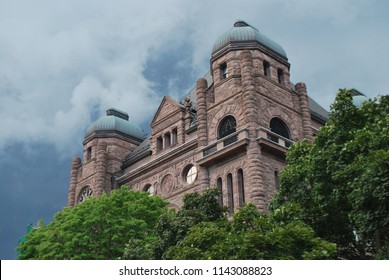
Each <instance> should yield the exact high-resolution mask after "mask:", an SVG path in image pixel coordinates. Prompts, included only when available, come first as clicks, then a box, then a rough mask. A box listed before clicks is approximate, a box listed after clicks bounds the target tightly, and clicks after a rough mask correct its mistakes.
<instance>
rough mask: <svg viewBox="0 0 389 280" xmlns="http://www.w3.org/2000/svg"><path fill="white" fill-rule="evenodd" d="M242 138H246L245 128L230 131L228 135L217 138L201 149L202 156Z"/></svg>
mask: <svg viewBox="0 0 389 280" xmlns="http://www.w3.org/2000/svg"><path fill="white" fill-rule="evenodd" d="M244 138H247V131H246V129H242V130H240V131H237V132H235V133H232V134H230V135H227V136H226V137H223V138H221V139H218V140H217V141H216V142H214V143H213V144H210V145H208V146H207V147H206V148H205V149H204V150H203V156H204V157H206V156H208V155H210V154H213V153H215V152H217V151H220V150H222V149H224V148H226V147H228V146H229V145H231V144H233V143H235V142H238V140H242V139H244Z"/></svg>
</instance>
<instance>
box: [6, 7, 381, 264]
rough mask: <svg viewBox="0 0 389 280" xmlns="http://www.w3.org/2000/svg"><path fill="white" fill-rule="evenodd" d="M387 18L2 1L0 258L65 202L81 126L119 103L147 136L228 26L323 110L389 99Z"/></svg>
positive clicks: (366, 13) (360, 10)
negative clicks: (251, 38)
mask: <svg viewBox="0 0 389 280" xmlns="http://www.w3.org/2000/svg"><path fill="white" fill-rule="evenodd" d="M387 12H389V1H385V0H381V1H379V0H365V1H362V0H326V1H313V0H290V1H281V0H253V1H250V0H247V1H246V0H240V1H236V0H235V1H229V0H224V1H205V0H196V1H183V0H165V1H151V0H145V1H125V0H112V1H102V0H101V1H100V0H77V1H76V0H66V1H65V0H63V1H62V0H57V1H53V0H47V1H45V0H35V1H28V0H20V1H19V0H0V259H15V258H16V256H17V254H16V251H15V247H16V246H17V243H18V240H19V238H20V237H21V236H22V235H23V234H25V233H26V228H27V226H28V224H30V223H36V222H37V221H38V220H40V219H42V220H43V221H44V223H49V222H50V221H52V219H53V215H54V214H55V213H57V212H59V211H61V210H62V209H63V207H66V206H67V192H68V187H69V180H70V167H71V159H72V157H73V156H80V155H81V154H82V150H83V146H82V141H83V137H84V133H85V131H86V129H87V128H88V126H89V125H90V124H91V123H92V122H93V121H94V120H96V119H97V118H98V117H100V116H103V115H104V114H105V110H106V109H108V108H110V107H116V108H118V109H120V110H123V111H126V112H127V113H128V114H129V116H130V120H131V121H133V122H135V123H137V124H138V125H139V126H140V127H141V128H142V129H143V130H144V131H148V130H149V125H150V122H151V119H152V117H153V115H154V113H155V111H156V110H157V108H158V106H159V103H160V102H161V100H162V98H163V96H166V95H169V96H172V97H173V98H175V99H179V98H180V97H182V96H184V95H185V94H186V93H187V92H188V91H189V90H190V89H191V88H192V87H193V86H194V85H195V82H196V80H197V79H198V78H200V77H202V76H203V75H204V74H205V73H206V72H207V71H208V70H209V60H210V55H211V50H212V45H213V43H214V42H215V40H216V38H217V37H218V36H219V35H221V34H222V33H223V32H225V31H227V30H228V29H230V28H231V27H232V26H233V24H234V22H235V21H236V20H237V19H243V20H245V21H247V22H248V23H249V24H251V25H252V26H254V27H256V28H257V29H259V30H260V31H261V33H263V34H265V35H266V36H268V37H270V38H271V39H273V40H274V41H276V42H278V43H279V44H280V45H281V46H283V48H284V49H285V51H286V53H287V56H288V59H289V62H290V64H291V70H290V71H291V80H292V82H294V83H297V82H304V83H306V85H307V89H308V94H309V95H310V96H311V97H312V98H313V99H315V100H316V101H317V102H318V103H319V104H321V105H322V106H323V107H324V108H326V109H329V106H330V104H331V103H332V102H333V100H334V98H335V95H336V93H337V91H338V89H340V88H356V89H358V90H359V91H361V92H363V93H364V94H365V95H366V96H367V97H369V98H372V97H375V96H378V95H383V94H388V92H389V78H388V76H387V73H388V69H389V55H388V53H387V52H388V51H389V31H388V30H389V17H388V16H387Z"/></svg>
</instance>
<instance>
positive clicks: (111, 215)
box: [18, 187, 167, 259]
mask: <svg viewBox="0 0 389 280" xmlns="http://www.w3.org/2000/svg"><path fill="white" fill-rule="evenodd" d="M166 209H167V202H166V201H164V200H163V199H161V198H160V197H157V196H154V197H150V196H149V195H148V193H145V192H139V191H129V189H128V188H127V187H122V188H120V189H119V190H115V191H112V192H111V193H110V195H106V194H103V195H102V196H100V197H91V198H88V199H87V200H85V201H84V202H83V203H80V204H78V205H76V206H74V207H73V208H65V209H64V210H63V211H61V212H59V213H57V214H56V215H55V216H54V221H53V222H51V223H49V224H48V225H47V226H41V227H40V228H38V229H34V230H31V231H30V232H29V233H28V234H27V235H26V239H25V242H22V243H21V244H20V245H19V247H18V249H19V250H20V251H21V254H20V255H19V258H20V259H118V258H121V257H122V256H123V252H124V250H125V247H126V244H128V243H129V242H130V241H132V242H134V243H135V244H137V243H142V242H145V243H147V242H146V241H149V240H150V239H151V240H152V239H153V238H156V237H155V226H156V223H157V221H158V219H159V216H160V215H161V214H162V212H164V211H166Z"/></svg>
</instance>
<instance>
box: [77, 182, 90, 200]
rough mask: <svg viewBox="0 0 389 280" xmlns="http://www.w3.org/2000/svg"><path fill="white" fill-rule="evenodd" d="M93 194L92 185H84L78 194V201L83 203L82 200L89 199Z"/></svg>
mask: <svg viewBox="0 0 389 280" xmlns="http://www.w3.org/2000/svg"><path fill="white" fill-rule="evenodd" d="M92 195H93V190H92V188H91V187H89V186H86V187H84V188H83V189H82V190H81V191H80V194H79V196H78V203H81V202H84V201H85V199H87V198H88V197H91V196H92Z"/></svg>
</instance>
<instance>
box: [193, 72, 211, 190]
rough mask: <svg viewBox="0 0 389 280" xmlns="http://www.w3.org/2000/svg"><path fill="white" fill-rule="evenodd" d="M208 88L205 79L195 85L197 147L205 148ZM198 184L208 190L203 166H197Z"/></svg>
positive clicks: (207, 173)
mask: <svg viewBox="0 0 389 280" xmlns="http://www.w3.org/2000/svg"><path fill="white" fill-rule="evenodd" d="M207 88H208V82H207V80H206V79H204V78H201V79H199V80H197V83H196V98H197V137H198V145H199V147H205V146H207V144H208V124H207V101H206V96H205V91H206V90H207ZM198 168H199V182H200V187H201V189H203V190H205V189H207V188H209V172H208V168H207V167H205V166H199V167H198Z"/></svg>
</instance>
